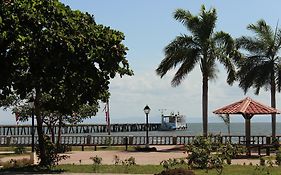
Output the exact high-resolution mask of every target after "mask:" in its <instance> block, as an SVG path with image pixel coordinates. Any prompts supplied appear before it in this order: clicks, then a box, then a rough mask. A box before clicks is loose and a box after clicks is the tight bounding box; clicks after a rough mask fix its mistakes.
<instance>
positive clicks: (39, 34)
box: [0, 0, 132, 161]
mask: <svg viewBox="0 0 281 175" xmlns="http://www.w3.org/2000/svg"><path fill="white" fill-rule="evenodd" d="M124 38H125V37H124V34H123V33H121V32H119V31H116V30H113V29H111V28H110V27H106V26H103V25H98V24H96V22H95V20H94V17H93V16H92V15H90V14H88V13H82V12H80V11H78V10H71V9H70V7H68V6H65V5H64V4H62V3H61V2H59V1H58V0H33V1H29V0H6V1H1V2H0V65H1V69H0V96H1V99H7V98H8V97H11V96H16V98H17V99H19V101H20V102H21V103H23V102H26V100H27V99H29V98H31V96H33V97H34V102H35V115H36V119H37V126H38V128H37V129H38V134H39V143H40V144H41V146H44V145H42V141H43V137H41V135H42V133H41V132H42V131H40V125H42V119H41V117H40V116H41V112H42V111H46V110H47V111H49V110H50V111H57V112H59V113H60V114H63V115H71V114H72V113H73V112H76V111H78V110H79V109H80V108H81V106H83V105H85V104H88V105H90V106H93V105H96V106H98V101H99V100H102V101H105V100H106V99H107V98H108V97H109V83H110V79H112V78H114V77H115V76H116V75H118V74H119V75H120V76H123V75H132V71H131V70H130V68H129V64H128V61H127V60H126V58H125V56H126V51H127V48H126V47H125V46H124V45H123V44H122V41H123V40H124ZM40 149H42V150H41V151H44V150H43V147H40ZM43 159H44V157H41V161H42V160H43Z"/></svg>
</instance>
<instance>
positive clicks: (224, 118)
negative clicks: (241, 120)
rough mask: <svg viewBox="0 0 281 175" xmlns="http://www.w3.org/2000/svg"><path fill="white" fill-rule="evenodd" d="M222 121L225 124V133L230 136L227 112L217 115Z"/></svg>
mask: <svg viewBox="0 0 281 175" xmlns="http://www.w3.org/2000/svg"><path fill="white" fill-rule="evenodd" d="M218 116H219V117H220V118H221V119H222V120H223V122H224V124H225V125H226V126H227V133H228V135H229V136H230V117H229V114H225V115H222V114H220V115H218Z"/></svg>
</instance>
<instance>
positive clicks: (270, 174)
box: [0, 164, 281, 175]
mask: <svg viewBox="0 0 281 175" xmlns="http://www.w3.org/2000/svg"><path fill="white" fill-rule="evenodd" d="M161 171H163V167H162V166H161V165H133V166H122V165H97V166H93V165H70V164H68V165H58V166H56V167H54V168H53V169H52V170H49V171H48V170H45V169H40V168H38V167H36V166H28V167H22V168H9V169H1V170H0V172H45V173H54V172H67V173H125V174H127V173H129V174H156V173H160V172H161ZM194 172H195V174H196V175H217V171H216V170H215V169H212V170H209V171H208V172H206V170H194ZM280 172H281V167H260V166H250V165H226V166H225V168H224V169H223V173H222V175H280Z"/></svg>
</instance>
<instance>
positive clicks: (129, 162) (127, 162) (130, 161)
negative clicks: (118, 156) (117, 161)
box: [122, 157, 136, 166]
mask: <svg viewBox="0 0 281 175" xmlns="http://www.w3.org/2000/svg"><path fill="white" fill-rule="evenodd" d="M122 165H125V166H132V165H136V159H135V158H134V157H129V158H128V159H125V160H124V161H122Z"/></svg>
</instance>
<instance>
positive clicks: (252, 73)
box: [237, 20, 281, 137]
mask: <svg viewBox="0 0 281 175" xmlns="http://www.w3.org/2000/svg"><path fill="white" fill-rule="evenodd" d="M247 29H248V30H250V31H252V32H254V33H255V36H254V37H249V36H242V37H241V38H238V39H237V44H238V47H240V48H241V49H244V50H245V51H247V52H248V53H247V56H245V57H244V59H242V60H241V61H240V62H239V63H238V66H239V71H238V78H239V81H240V83H239V86H240V87H241V88H242V89H243V90H244V92H245V93H246V92H247V91H248V89H249V88H250V87H253V88H255V93H256V94H259V91H260V88H261V87H265V89H266V90H268V89H269V88H270V92H271V107H273V108H275V107H276V97H275V94H276V90H278V91H279V92H280V87H281V68H280V61H281V59H280V57H279V56H278V52H279V51H280V48H281V47H280V46H281V30H280V29H278V28H277V27H276V29H275V30H273V29H272V28H271V27H270V26H269V25H267V24H266V22H265V21H264V20H259V21H258V22H257V23H256V24H250V25H248V27H247ZM275 136H276V114H272V137H275Z"/></svg>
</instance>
